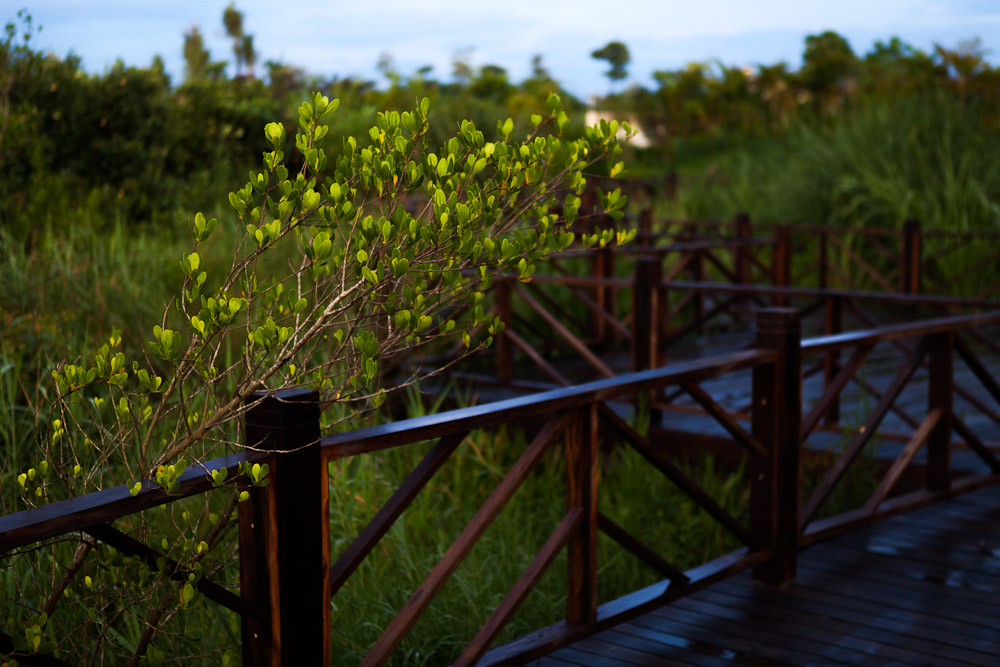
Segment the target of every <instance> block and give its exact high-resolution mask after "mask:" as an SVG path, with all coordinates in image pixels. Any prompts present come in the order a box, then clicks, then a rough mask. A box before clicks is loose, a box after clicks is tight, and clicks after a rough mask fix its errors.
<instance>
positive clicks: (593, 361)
mask: <svg viewBox="0 0 1000 667" xmlns="http://www.w3.org/2000/svg"><path fill="white" fill-rule="evenodd" d="M514 289H516V290H517V293H518V294H519V295H520V296H521V298H522V299H524V302H525V303H527V304H528V306H530V307H531V309H532V310H534V311H535V312H536V313H538V315H539V316H541V318H542V319H543V320H545V322H546V323H547V324H548V325H549V326H550V327H552V330H553V331H555V332H556V333H557V334H558V335H559V337H560V338H562V339H563V340H564V341H566V343H567V344H569V346H570V347H572V348H573V349H574V350H576V351H577V352H579V353H580V356H582V357H583V358H584V359H586V360H587V363H588V364H590V365H591V366H593V368H594V369H595V370H597V372H599V373H600V374H601V375H603V376H604V377H606V378H613V377H615V373H614V371H612V370H611V369H610V368H608V366H607V364H605V363H604V362H603V361H601V360H600V359H598V358H597V355H595V354H594V353H593V352H591V351H590V348H588V347H587V346H586V345H584V343H583V341H581V340H580V339H579V338H577V337H576V336H574V335H573V334H572V333H571V332H570V330H569V329H567V328H566V327H565V326H563V324H562V322H560V321H559V320H557V319H556V318H555V317H553V316H552V313H550V312H549V311H547V310H545V308H543V307H542V306H541V304H539V303H538V302H537V301H535V300H534V299H533V298H532V297H531V295H530V294H528V292H527V291H526V290H525V289H524V288H523V287H521V286H520V285H515V286H514Z"/></svg>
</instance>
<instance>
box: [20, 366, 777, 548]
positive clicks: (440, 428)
mask: <svg viewBox="0 0 1000 667" xmlns="http://www.w3.org/2000/svg"><path fill="white" fill-rule="evenodd" d="M773 359H774V353H773V352H771V351H768V350H744V351H740V352H732V353H729V354H725V355H721V356H717V357H713V358H711V359H698V360H694V361H686V362H680V363H675V364H671V365H669V366H663V367H660V368H655V369H651V370H648V371H643V372H641V373H632V374H629V375H623V376H620V377H616V378H612V379H606V380H597V381H594V382H587V383H585V384H580V385H575V386H572V387H564V388H560V389H554V390H552V391H548V392H543V393H539V394H532V395H530V396H519V397H517V398H511V399H507V400H504V401H497V402H495V403H489V404H484V405H475V406H471V407H468V408H461V409H459V410H452V411H450V412H443V413H439V414H435V415H427V416H424V417H416V418H413V419H404V420H401V421H397V422H392V423H388V424H380V425H378V426H372V427H368V428H364V429H358V430H356V431H351V432H348V433H339V434H335V435H331V436H327V437H325V438H323V440H322V446H323V448H324V451H325V453H326V456H327V457H328V458H342V457H345V456H354V455H356V454H361V453H365V452H373V451H379V450H382V449H388V448H391V447H398V446H401V445H405V444H409V443H411V442H419V441H421V440H430V439H433V438H439V437H441V436H444V435H448V434H451V433H458V432H461V431H468V430H470V429H473V428H488V427H490V426H497V425H499V424H503V423H506V422H509V421H512V420H515V419H527V418H531V417H538V416H544V415H549V414H552V413H553V412H558V411H562V410H567V409H570V408H574V407H580V406H582V405H587V404H589V403H596V402H599V401H608V400H614V399H617V398H622V397H626V396H634V395H635V394H637V393H639V392H642V391H652V390H654V389H659V388H662V387H665V386H668V385H671V384H684V383H686V382H701V381H703V380H705V379H707V378H710V377H717V376H720V375H725V374H727V373H732V372H735V371H739V370H743V369H745V368H752V367H753V366H756V365H758V364H763V363H768V362H769V361H771V360H773ZM210 481H211V480H209V482H210ZM126 493H127V491H126ZM5 518H6V517H5ZM5 518H0V521H3V520H4V519H5ZM0 537H2V533H0Z"/></svg>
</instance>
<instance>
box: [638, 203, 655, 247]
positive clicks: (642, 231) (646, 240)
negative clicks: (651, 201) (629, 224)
mask: <svg viewBox="0 0 1000 667" xmlns="http://www.w3.org/2000/svg"><path fill="white" fill-rule="evenodd" d="M653 245H655V243H654V239H653V210H652V209H650V208H644V209H642V210H641V211H639V247H641V248H651V247H652V246H653Z"/></svg>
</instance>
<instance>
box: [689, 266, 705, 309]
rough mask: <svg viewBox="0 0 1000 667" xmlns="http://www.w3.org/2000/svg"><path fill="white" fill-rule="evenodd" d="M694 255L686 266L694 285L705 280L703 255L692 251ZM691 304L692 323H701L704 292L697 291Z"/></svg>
mask: <svg viewBox="0 0 1000 667" xmlns="http://www.w3.org/2000/svg"><path fill="white" fill-rule="evenodd" d="M691 252H692V253H694V254H693V255H692V256H691V263H690V264H688V270H689V271H690V272H691V280H693V281H694V282H696V283H700V282H703V281H704V280H705V255H704V253H703V252H702V251H701V250H692V251H691ZM691 303H692V304H693V305H694V314H693V315H692V317H693V318H694V319H693V320H692V321H693V322H701V319H702V317H704V315H705V295H704V292H701V291H697V292H695V294H694V297H693V298H692V299H691Z"/></svg>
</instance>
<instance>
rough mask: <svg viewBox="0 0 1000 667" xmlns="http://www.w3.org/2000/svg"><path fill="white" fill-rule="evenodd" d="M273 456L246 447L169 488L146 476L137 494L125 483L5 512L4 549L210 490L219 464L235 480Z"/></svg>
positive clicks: (0, 532)
mask: <svg viewBox="0 0 1000 667" xmlns="http://www.w3.org/2000/svg"><path fill="white" fill-rule="evenodd" d="M268 456H269V454H268V453H266V452H254V451H245V452H238V453H236V454H230V455H229V456H224V457H222V458H218V459H214V460H212V461H207V462H205V463H199V464H195V465H192V466H190V467H189V468H188V469H187V470H185V471H184V474H182V475H181V476H180V477H179V478H178V480H177V488H176V489H175V490H173V491H171V492H169V493H168V492H167V491H166V490H165V489H163V488H162V487H160V486H158V485H157V484H156V483H155V482H152V481H150V480H144V481H143V482H142V488H141V489H140V490H139V492H138V493H137V494H135V495H134V496H133V495H132V492H131V491H130V490H129V488H128V486H126V485H124V484H123V485H121V486H115V487H112V488H110V489H104V490H102V491H95V492H93V493H88V494H86V495H82V496H77V497H76V498H70V499H68V500H61V501H58V502H54V503H49V504H47V505H42V506H41V507H34V508H32V509H27V510H24V511H21V512H16V513H14V514H8V515H6V516H2V517H0V552H4V551H9V550H11V549H16V548H18V547H23V546H26V545H29V544H33V543H35V542H39V541H41V540H47V539H50V538H53V537H58V536H60V535H65V534H67V533H72V532H76V531H80V530H84V529H86V528H89V527H91V526H94V525H96V524H100V523H106V522H109V521H113V520H115V519H118V518H121V517H123V516H128V515H129V514H135V513H136V512H141V511H143V510H147V509H150V508H153V507H159V506H160V505H166V504H168V503H172V502H174V501H175V500H180V499H181V498H187V497H189V496H194V495H197V494H199V493H204V492H205V491H209V490H211V489H212V488H213V487H214V485H215V484H214V481H213V480H212V475H211V472H212V471H213V470H222V469H224V470H226V473H227V475H226V481H227V482H232V481H234V480H235V479H237V478H236V477H235V476H234V475H233V474H232V473H234V472H238V471H239V467H240V464H242V463H256V462H259V461H263V460H264V459H266V458H267V457H268Z"/></svg>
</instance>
